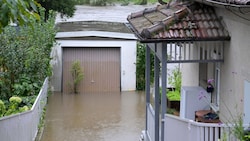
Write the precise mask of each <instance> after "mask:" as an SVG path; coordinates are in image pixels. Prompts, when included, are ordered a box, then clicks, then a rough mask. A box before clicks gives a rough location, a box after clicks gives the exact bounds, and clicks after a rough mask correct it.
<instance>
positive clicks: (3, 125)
mask: <svg viewBox="0 0 250 141" xmlns="http://www.w3.org/2000/svg"><path fill="white" fill-rule="evenodd" d="M47 92H48V78H46V79H45V81H44V83H43V86H42V88H41V90H40V92H39V95H38V96H37V98H36V101H35V103H34V104H33V106H32V108H31V110H29V111H27V112H23V113H19V114H15V115H10V116H6V117H2V118H0V140H1V141H34V140H35V138H36V135H37V132H38V125H39V122H40V117H41V115H42V112H43V108H44V106H45V105H46V102H47Z"/></svg>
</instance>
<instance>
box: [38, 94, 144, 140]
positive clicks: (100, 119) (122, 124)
mask: <svg viewBox="0 0 250 141" xmlns="http://www.w3.org/2000/svg"><path fill="white" fill-rule="evenodd" d="M45 120H46V121H45V122H46V123H45V129H44V133H43V136H42V139H41V141H138V140H139V136H140V134H141V130H143V129H144V127H145V94H144V92H122V93H119V94H118V93H112V94H108V93H107V94H76V95H75V94H60V93H55V94H52V95H51V96H49V99H48V106H47V113H46V119H45Z"/></svg>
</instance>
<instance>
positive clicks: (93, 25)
mask: <svg viewBox="0 0 250 141" xmlns="http://www.w3.org/2000/svg"><path fill="white" fill-rule="evenodd" d="M56 27H57V28H58V32H74V31H106V32H119V33H131V31H130V30H129V29H128V27H127V26H126V25H125V24H124V23H119V22H104V21H73V22H59V23H57V24H56Z"/></svg>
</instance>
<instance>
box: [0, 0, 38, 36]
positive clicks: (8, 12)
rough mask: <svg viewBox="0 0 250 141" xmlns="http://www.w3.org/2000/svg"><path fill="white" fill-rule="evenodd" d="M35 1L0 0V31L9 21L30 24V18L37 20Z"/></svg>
mask: <svg viewBox="0 0 250 141" xmlns="http://www.w3.org/2000/svg"><path fill="white" fill-rule="evenodd" d="M37 5H38V4H37V3H36V2H35V1H34V0H0V33H1V32H2V30H3V28H4V27H5V26H7V25H9V24H10V23H11V22H14V23H18V24H19V25H25V24H29V25H32V24H31V22H30V20H31V19H36V20H39V19H40V17H39V15H38V14H37V13H36V12H37Z"/></svg>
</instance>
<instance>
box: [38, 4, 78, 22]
mask: <svg viewBox="0 0 250 141" xmlns="http://www.w3.org/2000/svg"><path fill="white" fill-rule="evenodd" d="M37 2H38V3H40V4H41V6H42V7H44V8H45V9H46V11H45V17H46V19H47V17H48V15H49V11H50V10H53V11H56V12H59V13H60V14H61V17H63V16H67V17H72V16H73V15H74V12H75V10H76V8H75V5H76V0H37Z"/></svg>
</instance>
